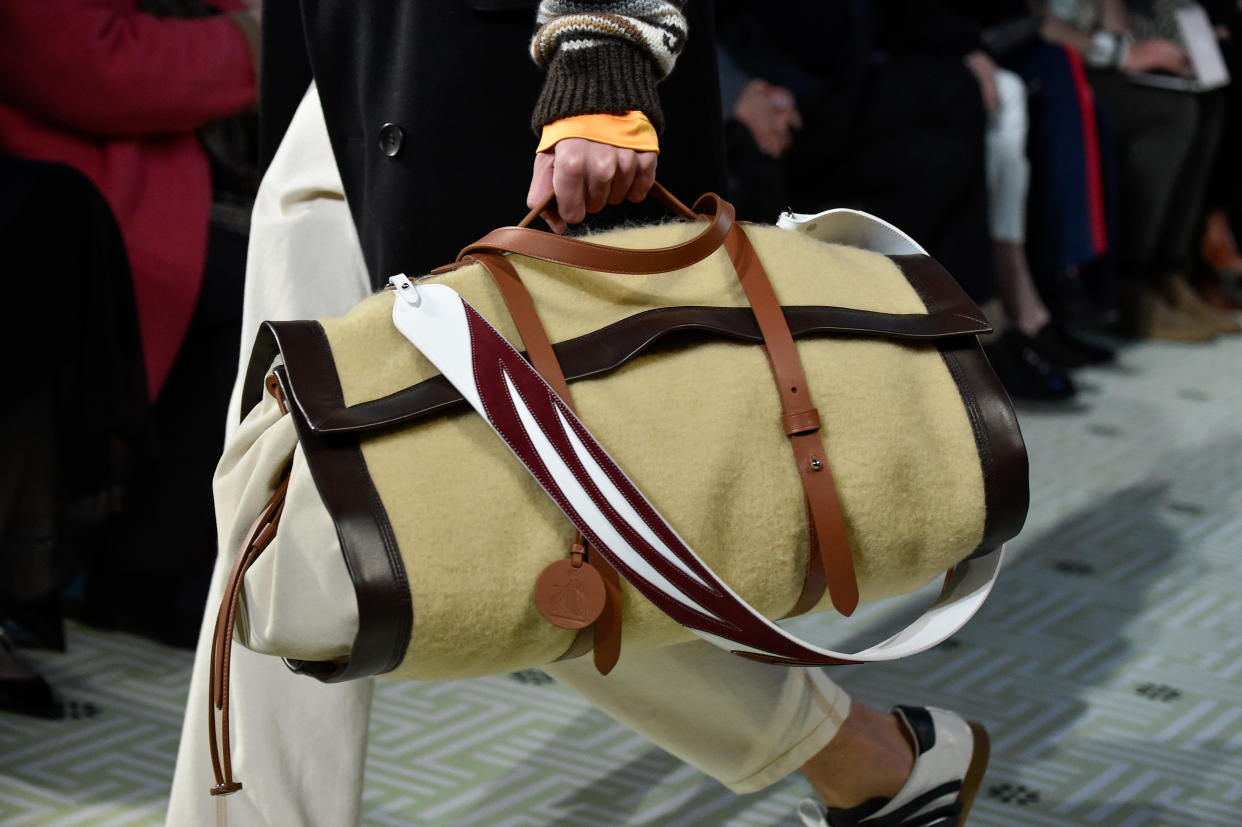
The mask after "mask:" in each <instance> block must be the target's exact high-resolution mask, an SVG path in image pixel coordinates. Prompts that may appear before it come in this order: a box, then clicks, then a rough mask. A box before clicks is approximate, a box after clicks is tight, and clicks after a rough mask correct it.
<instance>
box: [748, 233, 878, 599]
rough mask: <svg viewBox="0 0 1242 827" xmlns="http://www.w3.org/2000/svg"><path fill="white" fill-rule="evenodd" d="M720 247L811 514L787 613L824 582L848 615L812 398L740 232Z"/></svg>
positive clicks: (847, 564) (848, 562)
mask: <svg viewBox="0 0 1242 827" xmlns="http://www.w3.org/2000/svg"><path fill="white" fill-rule="evenodd" d="M725 249H727V250H728V252H729V258H730V259H731V260H732V261H733V267H734V269H735V270H736V271H737V277H738V280H739V281H740V282H741V284H742V289H743V290H744V291H745V293H746V298H747V300H748V301H749V302H750V306H751V309H752V310H753V311H754V314H755V321H756V322H758V324H759V328H760V330H762V331H763V341H764V345H763V350H764V353H766V354H767V356H768V363H769V365H771V367H772V375H773V378H774V379H775V380H776V389H777V392H778V393H779V394H780V398H781V411H782V414H783V416H782V417H781V421H782V423H783V425H784V426H785V434H786V436H788V437H789V441H790V444H791V445H792V447H793V452H794V458H795V463H796V465H797V468H798V478H799V479H800V480H801V482H802V490H803V492H804V494H805V496H806V502H807V510H808V511H809V512H810V516H811V519H810V522H809V523H808V525H809V526H810V529H809V531H808V536H809V537H810V550H809V552H808V554H807V573H806V578H805V580H804V582H803V588H802V594H801V595H800V596H799V598H798V601H797V603H796V604H795V605H794V608H793V611H792V612H791V613H790V614H793V615H797V614H804V613H806V612H808V611H810V610H811V609H812V608H814V607H815V606H816V605H817V604H818V603H819V601H820V599H821V598H822V597H823V595H824V587H825V581H826V584H827V589H828V595H829V597H830V598H831V599H832V605H833V607H834V608H835V609H836V610H837V611H838V612H840V613H841V614H843V615H850V614H853V613H854V609H856V608H857V607H858V578H857V577H856V575H855V574H854V559H853V557H852V556H851V553H850V540H849V534H848V532H847V531H846V527H845V516H844V515H843V514H842V513H841V501H840V498H838V496H837V488H836V482H835V481H834V480H833V476H832V469H831V468H830V467H829V466H828V454H827V452H826V451H825V450H824V444H823V440H822V438H821V437H820V435H819V428H820V421H819V413H818V412H817V411H816V409H815V407H814V405H813V403H812V402H811V391H810V388H809V387H807V381H806V372H805V371H804V370H803V369H802V358H801V357H800V356H799V355H798V348H797V345H795V344H794V340H793V335H792V334H791V333H790V330H789V324H788V322H787V321H786V319H785V314H784V311H783V309H782V308H781V305H780V301H779V300H778V299H777V297H776V293H775V291H774V290H773V289H772V282H771V280H770V279H769V278H768V274H767V271H766V270H765V269H764V267H763V262H761V261H760V260H759V254H758V253H757V252H756V251H755V248H754V246H753V245H752V244H751V243H750V239H748V238H747V237H746V232H745V230H744V229H742V228H741V227H734V229H733V232H731V233H729V238H728V239H726V241H725Z"/></svg>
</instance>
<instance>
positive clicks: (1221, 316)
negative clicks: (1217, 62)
mask: <svg viewBox="0 0 1242 827" xmlns="http://www.w3.org/2000/svg"><path fill="white" fill-rule="evenodd" d="M1136 5H1137V4H1136ZM1144 5H1146V9H1147V11H1146V12H1144V11H1142V10H1140V11H1137V12H1135V13H1131V11H1130V10H1129V9H1128V8H1127V5H1126V4H1125V3H1124V2H1123V1H1122V0H1052V2H1050V3H1049V4H1048V8H1049V10H1050V11H1051V12H1052V14H1051V15H1050V16H1049V17H1048V19H1047V20H1046V21H1045V25H1044V34H1045V36H1046V37H1048V38H1049V39H1050V40H1053V41H1055V42H1059V43H1063V44H1065V45H1067V46H1069V47H1071V48H1073V49H1075V50H1076V51H1078V53H1079V54H1080V55H1082V57H1083V59H1084V60H1085V62H1086V63H1087V65H1088V66H1089V67H1090V69H1089V72H1088V74H1089V78H1090V82H1091V86H1092V89H1093V90H1094V92H1095V94H1096V95H1097V96H1098V98H1099V99H1100V101H1101V102H1102V103H1103V105H1104V106H1105V107H1106V108H1107V110H1108V112H1109V114H1110V116H1111V118H1112V121H1113V122H1114V124H1115V125H1116V131H1117V136H1118V142H1119V148H1120V162H1121V163H1120V166H1121V168H1120V182H1119V187H1120V204H1121V210H1120V238H1119V258H1120V262H1121V267H1122V280H1121V283H1120V285H1119V288H1120V290H1121V297H1120V298H1121V306H1120V310H1121V323H1122V329H1123V332H1126V333H1128V334H1131V335H1135V336H1139V337H1143V338H1153V339H1167V340H1175V341H1207V340H1210V339H1212V338H1214V337H1215V336H1216V335H1218V334H1220V333H1230V332H1237V331H1238V330H1240V329H1242V328H1240V327H1239V325H1238V322H1237V320H1236V319H1234V318H1233V317H1232V316H1231V315H1230V314H1229V313H1227V312H1224V311H1221V310H1218V309H1216V308H1213V307H1211V306H1210V305H1208V304H1207V303H1205V302H1204V301H1203V300H1202V299H1201V298H1200V296H1199V295H1198V293H1196V292H1195V291H1194V290H1193V289H1192V288H1191V286H1190V285H1189V283H1188V282H1187V276H1188V273H1189V270H1190V267H1191V266H1192V264H1193V257H1194V246H1195V241H1196V239H1197V237H1198V236H1197V234H1198V230H1199V225H1200V217H1201V216H1202V214H1203V210H1204V207H1205V203H1206V193H1207V186H1208V179H1209V175H1210V173H1211V169H1212V164H1213V162H1214V160H1215V158H1216V151H1217V147H1218V146H1219V142H1220V137H1221V132H1222V129H1223V125H1224V116H1225V108H1224V107H1225V101H1224V97H1223V95H1222V94H1220V93H1219V92H1216V93H1196V92H1187V91H1178V90H1170V89H1164V88H1154V87H1151V86H1147V85H1143V84H1141V83H1138V82H1136V81H1135V79H1134V76H1135V75H1137V74H1142V73H1164V74H1171V75H1183V76H1185V75H1189V74H1191V68H1190V64H1189V59H1188V57H1187V54H1186V51H1185V49H1184V48H1183V47H1182V46H1181V45H1180V44H1178V43H1176V42H1174V41H1173V40H1172V39H1170V37H1169V33H1166V34H1164V35H1161V36H1154V32H1155V31H1156V28H1157V27H1156V26H1155V21H1154V19H1153V18H1152V16H1151V12H1152V11H1153V10H1154V6H1150V5H1147V4H1144ZM1144 20H1146V21H1147V22H1143V21H1144ZM1135 21H1139V25H1140V27H1141V31H1140V29H1136V28H1135Z"/></svg>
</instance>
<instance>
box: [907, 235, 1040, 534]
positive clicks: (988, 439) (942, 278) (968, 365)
mask: <svg viewBox="0 0 1242 827" xmlns="http://www.w3.org/2000/svg"><path fill="white" fill-rule="evenodd" d="M893 260H894V261H895V262H896V263H897V265H898V266H899V267H901V268H902V271H903V272H904V273H905V274H906V279H907V280H908V281H909V282H910V285H911V286H912V287H914V289H915V290H916V291H917V292H918V294H919V296H920V298H922V300H923V303H924V304H926V305H927V310H928V312H930V313H938V312H941V311H943V310H945V309H949V310H951V311H956V310H960V308H961V307H962V296H963V295H964V294H963V293H962V291H961V288H960V287H957V285H956V283H952V281H951V279H949V278H948V273H947V272H946V271H945V270H944V268H943V267H941V266H940V264H939V263H938V262H936V260H935V259H932V258H929V257H927V256H893ZM946 282H949V284H946ZM951 288H957V289H956V290H953V289H951ZM972 306H973V305H972ZM940 354H941V356H942V357H943V358H944V362H945V365H946V366H947V367H948V368H949V373H950V374H951V375H952V376H953V380H954V381H955V382H956V383H957V387H958V391H959V392H960V393H961V394H962V401H963V403H964V404H965V405H966V410H967V413H968V414H969V416H970V424H971V428H972V429H973V430H974V434H975V445H976V446H977V447H978V449H979V462H980V466H981V468H982V470H983V492H984V494H983V496H984V507H985V509H986V512H987V513H986V516H985V518H984V525H983V540H982V541H981V542H980V543H979V547H978V548H976V549H975V550H974V552H972V553H971V555H970V556H971V557H978V556H980V555H982V554H987V553H988V552H990V551H993V550H995V549H997V548H999V547H1000V546H1001V544H1002V543H1004V542H1006V541H1007V540H1011V539H1013V538H1014V537H1016V536H1017V535H1018V532H1019V531H1021V530H1022V525H1023V523H1025V522H1026V514H1027V510H1028V508H1029V507H1030V489H1029V467H1028V462H1027V456H1026V445H1025V443H1024V442H1023V440H1022V431H1021V430H1020V429H1019V427H1018V417H1017V414H1016V413H1014V409H1013V405H1012V404H1011V403H1010V401H1009V395H1008V394H1007V393H1006V392H1005V389H1004V387H1003V386H1002V385H1001V383H1000V380H999V379H997V378H996V374H995V372H993V370H992V366H991V365H989V364H988V360H987V357H986V356H984V355H983V348H981V347H980V346H979V342H978V339H976V338H975V337H974V336H960V337H956V338H954V339H952V340H950V341H946V342H943V343H941V344H940Z"/></svg>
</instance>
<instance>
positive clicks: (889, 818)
mask: <svg viewBox="0 0 1242 827" xmlns="http://www.w3.org/2000/svg"><path fill="white" fill-rule="evenodd" d="M893 713H894V714H895V715H896V716H897V718H898V720H900V721H901V722H902V723H903V724H905V727H906V729H907V730H909V732H910V737H911V738H912V739H913V741H914V743H915V744H916V749H915V757H914V769H913V770H911V772H910V778H909V779H908V780H907V781H906V785H905V786H904V787H902V788H901V790H900V791H899V792H898V793H897V795H896V796H894V797H893V798H876V799H872V800H871V801H868V802H867V803H865V804H860V805H859V806H857V807H852V808H850V809H848V810H842V809H837V808H835V807H825V806H823V805H822V804H820V803H819V802H818V801H813V800H811V799H807V800H805V801H803V802H802V803H801V804H800V805H798V815H799V816H801V818H802V823H803V824H805V825H806V827H915V825H917V827H960V825H963V824H965V823H966V816H967V815H969V814H970V807H971V805H972V804H974V801H975V794H976V793H978V792H979V786H980V785H981V784H982V783H983V772H984V770H985V769H987V765H988V753H989V745H988V733H987V730H985V729H984V728H983V727H982V726H980V725H979V724H976V723H974V722H972V721H967V720H966V719H964V718H962V717H961V716H960V715H958V714H957V713H955V712H949V711H947V710H944V709H936V708H935V707H916V706H897V707H893Z"/></svg>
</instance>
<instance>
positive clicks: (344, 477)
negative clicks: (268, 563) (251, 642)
mask: <svg viewBox="0 0 1242 827" xmlns="http://www.w3.org/2000/svg"><path fill="white" fill-rule="evenodd" d="M266 327H267V328H269V329H270V331H271V333H272V335H273V336H274V337H275V339H276V341H277V342H278V344H279V348H280V352H281V353H282V354H283V355H284V357H285V360H286V361H294V362H298V363H302V364H318V365H320V366H322V369H321V370H318V371H308V372H306V373H304V374H303V378H302V380H301V381H300V382H299V383H298V386H297V388H296V391H295V389H294V388H293V387H291V384H290V382H289V377H288V374H287V372H286V370H285V368H284V367H283V366H282V367H278V368H277V369H276V375H277V377H278V378H279V379H280V381H281V384H282V386H283V387H284V389H285V395H286V397H287V398H288V399H289V400H290V401H291V403H292V404H291V405H290V415H291V416H292V417H293V422H294V426H295V428H296V430H297V434H298V442H299V444H300V445H301V446H302V450H303V451H304V452H305V454H306V461H307V465H308V466H309V468H310V472H311V478H312V479H313V480H314V482H315V488H316V490H317V491H318V492H319V496H320V497H321V498H322V499H323V503H324V506H325V507H326V508H327V510H328V514H329V515H330V516H331V517H332V521H333V523H334V524H335V526H336V533H337V538H338V540H339V541H340V544H341V553H342V555H343V556H344V558H345V564H346V566H347V568H348V569H349V575H350V578H351V579H352V580H353V584H354V591H355V593H356V595H357V598H358V633H357V636H356V637H355V639H354V646H353V651H352V653H351V656H350V659H349V660H348V662H345V663H320V662H311V661H287V662H288V663H289V666H290V668H292V669H293V670H294V671H295V672H299V673H303V674H307V675H311V676H313V677H316V678H318V679H320V680H322V681H327V682H336V681H346V680H351V679H354V678H360V677H368V676H371V675H380V674H383V673H385V672H390V671H392V670H393V669H395V668H396V667H397V665H398V664H400V663H401V660H402V659H403V658H404V657H405V651H406V648H407V647H408V646H409V642H410V634H411V629H412V627H413V623H414V610H413V603H412V600H411V598H410V589H409V584H408V581H407V580H406V573H405V565H404V563H403V562H402V560H401V554H400V550H399V549H398V547H397V542H396V537H395V536H394V535H393V531H392V527H391V525H390V524H389V521H388V515H387V512H386V511H385V510H384V505H383V503H382V502H381V501H380V497H379V493H378V492H377V491H376V489H375V485H374V483H373V482H372V481H371V476H370V474H369V472H368V471H367V467H366V462H365V461H364V459H363V456H362V450H361V446H360V443H359V435H358V434H320V433H316V432H315V431H314V430H312V429H311V428H310V426H309V424H308V423H307V421H306V417H305V414H304V412H303V409H302V406H301V401H302V400H305V399H306V398H311V399H316V400H318V401H320V402H322V403H326V404H330V405H336V406H344V401H345V400H344V397H343V394H342V392H341V388H340V384H339V382H338V381H337V378H336V369H335V364H334V362H333V359H332V351H331V349H330V347H329V345H328V340H327V337H326V336H325V335H324V332H323V328H322V327H320V326H319V324H318V323H316V322H282V323H279V324H268V325H266ZM377 548H379V549H383V550H384V553H383V554H375V553H374V549H377Z"/></svg>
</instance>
